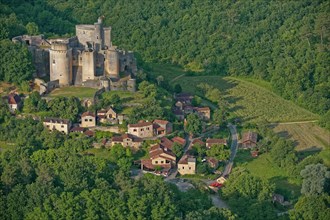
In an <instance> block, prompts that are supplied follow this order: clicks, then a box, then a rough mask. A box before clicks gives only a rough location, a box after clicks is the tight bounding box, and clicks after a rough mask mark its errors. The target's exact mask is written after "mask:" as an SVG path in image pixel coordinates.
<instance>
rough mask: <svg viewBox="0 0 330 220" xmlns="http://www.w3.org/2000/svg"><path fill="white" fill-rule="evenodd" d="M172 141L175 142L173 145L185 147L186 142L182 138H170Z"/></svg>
mask: <svg viewBox="0 0 330 220" xmlns="http://www.w3.org/2000/svg"><path fill="white" fill-rule="evenodd" d="M172 141H173V142H175V143H178V144H180V145H181V146H185V145H186V140H185V139H184V138H181V137H178V136H177V137H174V138H172Z"/></svg>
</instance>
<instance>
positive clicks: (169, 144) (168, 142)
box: [160, 137, 173, 150]
mask: <svg viewBox="0 0 330 220" xmlns="http://www.w3.org/2000/svg"><path fill="white" fill-rule="evenodd" d="M160 145H162V147H163V148H164V149H165V150H167V149H169V150H172V147H173V141H171V140H170V139H168V138H167V137H162V138H161V139H160Z"/></svg>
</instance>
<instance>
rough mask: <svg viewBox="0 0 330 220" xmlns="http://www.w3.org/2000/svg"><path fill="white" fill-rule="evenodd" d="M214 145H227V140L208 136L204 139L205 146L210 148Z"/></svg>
mask: <svg viewBox="0 0 330 220" xmlns="http://www.w3.org/2000/svg"><path fill="white" fill-rule="evenodd" d="M214 145H226V146H227V140H226V139H211V138H208V139H207V140H206V147H207V148H211V147H212V146H214Z"/></svg>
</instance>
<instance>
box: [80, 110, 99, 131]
mask: <svg viewBox="0 0 330 220" xmlns="http://www.w3.org/2000/svg"><path fill="white" fill-rule="evenodd" d="M95 126H96V118H95V114H94V113H92V112H84V113H83V114H82V115H81V127H83V128H90V127H95Z"/></svg>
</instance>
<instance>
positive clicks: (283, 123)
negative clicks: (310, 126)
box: [270, 120, 317, 125]
mask: <svg viewBox="0 0 330 220" xmlns="http://www.w3.org/2000/svg"><path fill="white" fill-rule="evenodd" d="M315 122H317V120H312V121H293V122H279V123H270V125H293V124H307V123H315Z"/></svg>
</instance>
